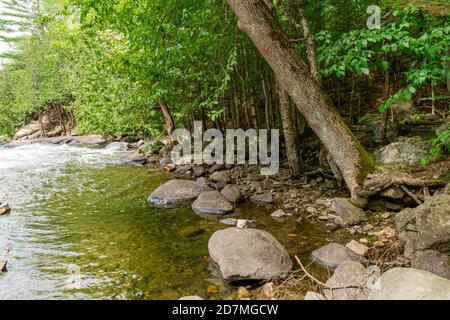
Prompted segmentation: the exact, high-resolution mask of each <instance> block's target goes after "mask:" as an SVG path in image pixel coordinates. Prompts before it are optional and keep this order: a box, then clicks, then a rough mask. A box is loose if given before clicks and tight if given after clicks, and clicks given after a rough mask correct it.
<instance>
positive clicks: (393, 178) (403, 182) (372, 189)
mask: <svg viewBox="0 0 450 320" xmlns="http://www.w3.org/2000/svg"><path fill="white" fill-rule="evenodd" d="M447 184H448V182H447V181H444V180H439V179H426V178H412V177H410V176H407V175H403V176H402V175H399V174H398V173H394V172H390V173H384V174H381V175H379V176H375V177H373V175H372V176H371V178H370V179H366V181H365V183H364V185H363V186H362V187H360V188H359V189H358V190H357V193H358V195H359V196H361V197H365V198H366V197H371V196H375V195H377V194H379V193H381V192H383V191H384V190H386V189H389V188H391V187H394V186H397V187H400V188H402V189H403V190H404V191H405V192H406V193H407V194H408V195H409V196H411V198H413V199H414V200H415V201H416V202H417V203H418V204H421V201H420V200H419V199H418V198H417V196H415V195H414V194H413V193H412V192H411V191H410V190H409V189H408V188H407V187H412V188H430V187H445V186H446V185H447ZM405 189H406V190H405Z"/></svg>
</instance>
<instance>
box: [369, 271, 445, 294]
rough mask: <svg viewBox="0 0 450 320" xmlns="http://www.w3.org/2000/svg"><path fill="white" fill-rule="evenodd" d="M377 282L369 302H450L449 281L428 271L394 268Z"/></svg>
mask: <svg viewBox="0 0 450 320" xmlns="http://www.w3.org/2000/svg"><path fill="white" fill-rule="evenodd" d="M379 281H380V282H379V284H378V285H377V286H376V287H375V288H373V289H372V290H371V292H370V294H369V297H368V299H369V300H450V280H447V279H444V278H441V277H439V276H437V275H435V274H433V273H431V272H428V271H424V270H417V269H411V268H394V269H391V270H389V271H387V272H386V273H384V274H383V275H382V276H381V278H380V280H379Z"/></svg>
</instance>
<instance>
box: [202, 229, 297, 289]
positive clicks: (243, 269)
mask: <svg viewBox="0 0 450 320" xmlns="http://www.w3.org/2000/svg"><path fill="white" fill-rule="evenodd" d="M208 249H209V254H210V256H211V259H212V260H213V261H214V262H215V263H216V264H217V265H218V267H219V269H220V272H221V274H222V277H223V278H224V279H225V280H227V281H240V280H269V279H273V278H275V277H278V276H282V275H285V274H287V273H288V272H289V271H290V270H291V269H292V261H291V258H290V257H289V254H288V253H287V251H286V249H284V247H283V246H282V245H281V244H280V243H279V242H278V241H277V239H275V238H274V237H273V236H272V235H271V234H269V233H268V232H266V231H263V230H257V229H238V228H229V229H226V230H222V231H217V232H216V233H214V234H213V235H212V237H211V239H210V240H209V244H208Z"/></svg>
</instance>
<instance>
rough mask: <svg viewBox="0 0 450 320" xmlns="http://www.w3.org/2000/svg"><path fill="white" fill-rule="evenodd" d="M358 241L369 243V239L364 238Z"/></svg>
mask: <svg viewBox="0 0 450 320" xmlns="http://www.w3.org/2000/svg"><path fill="white" fill-rule="evenodd" d="M359 242H360V243H362V244H369V240H367V239H366V238H362V239H359Z"/></svg>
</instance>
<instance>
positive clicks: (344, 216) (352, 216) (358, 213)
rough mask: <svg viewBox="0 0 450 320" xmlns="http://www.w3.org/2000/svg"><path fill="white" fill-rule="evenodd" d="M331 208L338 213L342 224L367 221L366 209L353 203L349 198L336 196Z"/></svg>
mask: <svg viewBox="0 0 450 320" xmlns="http://www.w3.org/2000/svg"><path fill="white" fill-rule="evenodd" d="M331 210H332V211H334V212H335V213H336V216H337V219H338V222H339V224H341V225H350V226H353V225H357V224H360V223H361V222H364V221H367V216H366V214H365V212H364V210H362V209H361V208H358V207H357V206H355V205H354V204H352V203H351V202H350V201H349V200H348V199H344V198H334V199H333V200H332V202H331Z"/></svg>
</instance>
